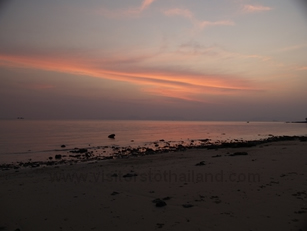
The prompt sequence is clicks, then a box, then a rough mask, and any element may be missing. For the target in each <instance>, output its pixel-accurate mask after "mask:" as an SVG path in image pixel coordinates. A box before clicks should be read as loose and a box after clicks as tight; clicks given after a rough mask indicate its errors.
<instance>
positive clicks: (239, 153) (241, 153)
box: [229, 152, 248, 156]
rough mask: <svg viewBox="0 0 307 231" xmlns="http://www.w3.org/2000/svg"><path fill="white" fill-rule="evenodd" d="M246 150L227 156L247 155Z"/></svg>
mask: <svg viewBox="0 0 307 231" xmlns="http://www.w3.org/2000/svg"><path fill="white" fill-rule="evenodd" d="M247 155H248V153H247V152H235V153H233V154H230V155H229V156H247Z"/></svg>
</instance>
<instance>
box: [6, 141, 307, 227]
mask: <svg viewBox="0 0 307 231" xmlns="http://www.w3.org/2000/svg"><path fill="white" fill-rule="evenodd" d="M161 142H162V141H161ZM163 142H164V141H163ZM195 142H196V141H194V142H192V143H195ZM205 145H206V146H205ZM146 150H147V152H146ZM146 150H145V151H142V152H131V153H130V154H127V153H119V152H118V153H117V155H116V156H114V157H112V158H111V157H110V158H105V159H102V158H101V159H99V158H90V157H88V158H86V156H84V157H82V156H80V158H79V159H78V161H76V160H69V159H66V160H63V159H60V160H59V161H57V162H55V161H54V160H52V161H54V163H53V164H49V165H47V164H42V163H40V164H39V165H38V166H35V165H34V166H32V165H31V164H29V165H25V166H23V165H20V163H19V164H16V165H10V166H2V170H1V171H0V179H1V185H2V189H1V191H0V197H1V199H2V211H3V212H2V215H1V216H0V230H20V231H24V230H287V231H288V230H306V228H307V223H306V221H307V170H306V169H307V154H306V150H307V142H306V137H302V136H295V137H286V136H284V137H278V138H277V137H271V138H269V139H266V140H261V141H238V142H221V143H219V144H213V143H211V144H210V143H208V141H206V142H205V141H204V142H203V144H201V143H199V145H191V146H186V147H184V146H178V147H177V149H176V150H162V149H159V148H158V149H157V150H150V152H149V151H148V150H149V149H146ZM82 155H86V153H82ZM48 162H50V161H46V162H45V163H48ZM75 163H76V164H75Z"/></svg>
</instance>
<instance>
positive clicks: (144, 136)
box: [0, 119, 307, 164]
mask: <svg viewBox="0 0 307 231" xmlns="http://www.w3.org/2000/svg"><path fill="white" fill-rule="evenodd" d="M110 134H115V138H114V139H110V138H108V135H110ZM283 135H288V136H293V135H298V136H302V135H303V136H306V135H307V124H306V123H285V122H253V121H250V122H247V121H236V122H230V121H226V122H225V121H136V120H127V121H117V120H114V121H111V120H27V119H16V120H0V164H3V163H12V162H13V163H14V162H18V161H27V160H30V159H31V160H39V161H42V160H47V159H48V157H50V156H54V155H55V154H59V153H60V154H61V153H65V152H66V153H67V151H68V150H72V149H74V148H88V147H101V146H105V147H106V146H110V147H129V146H130V147H137V146H141V147H142V146H144V145H146V144H149V143H153V142H157V141H160V140H165V141H174V142H178V141H181V142H185V141H190V140H200V139H210V140H211V141H212V142H219V141H231V140H260V139H265V138H268V137H270V136H283ZM62 145H65V148H63V147H61V146H62Z"/></svg>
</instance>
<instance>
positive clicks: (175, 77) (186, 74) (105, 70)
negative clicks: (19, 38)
mask: <svg viewBox="0 0 307 231" xmlns="http://www.w3.org/2000/svg"><path fill="white" fill-rule="evenodd" d="M122 60H129V58H122ZM114 62H116V61H114ZM0 65H2V66H15V67H23V68H32V69H42V70H47V71H56V72H62V73H69V74H77V75H86V76H91V77H98V78H104V79H110V80H117V81H125V82H129V83H131V84H136V85H139V87H140V89H142V90H143V91H144V92H148V94H155V95H160V96H165V97H172V98H177V99H184V100H193V101H202V100H203V98H204V95H221V94H227V95H229V94H236V93H238V92H242V91H246V92H249V91H258V90H259V88H257V87H256V86H255V85H253V84H252V83H251V82H250V81H248V80H244V79H243V78H240V77H238V76H229V75H212V74H207V73H200V72H199V73H198V72H194V71H188V70H186V71H181V70H165V69H163V68H160V69H159V68H158V67H156V68H154V69H152V68H146V67H143V68H139V67H137V66H135V67H132V68H130V67H129V66H130V65H127V68H121V69H118V68H116V66H118V65H115V66H114V65H110V64H109V63H104V62H103V61H101V59H90V58H86V57H84V58H83V59H80V58H77V59H76V58H73V56H71V57H70V58H67V57H64V58H61V57H60V58H59V56H57V55H53V56H48V57H47V56H43V57H40V56H38V55H34V56H31V55H29V54H28V55H16V54H15V55H0ZM230 79H231V81H229V80H230ZM41 87H42V86H40V88H41ZM43 87H46V86H43ZM49 87H50V86H47V88H49Z"/></svg>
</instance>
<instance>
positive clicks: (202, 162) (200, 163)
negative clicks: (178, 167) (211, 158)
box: [195, 161, 206, 166]
mask: <svg viewBox="0 0 307 231" xmlns="http://www.w3.org/2000/svg"><path fill="white" fill-rule="evenodd" d="M203 165H206V164H205V161H201V162H199V163H197V164H195V166H203Z"/></svg>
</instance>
